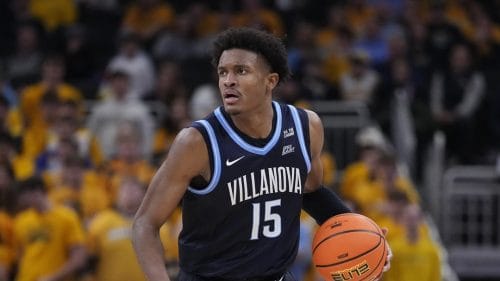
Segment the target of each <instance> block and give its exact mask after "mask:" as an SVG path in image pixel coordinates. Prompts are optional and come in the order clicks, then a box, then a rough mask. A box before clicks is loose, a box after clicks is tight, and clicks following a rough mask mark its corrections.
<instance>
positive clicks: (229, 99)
mask: <svg viewBox="0 0 500 281" xmlns="http://www.w3.org/2000/svg"><path fill="white" fill-rule="evenodd" d="M223 97H224V103H226V104H234V103H236V102H237V101H238V100H239V99H240V95H239V93H238V92H237V91H236V90H226V91H224V95H223Z"/></svg>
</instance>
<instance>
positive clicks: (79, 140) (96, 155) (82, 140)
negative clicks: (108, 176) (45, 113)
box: [40, 101, 103, 167]
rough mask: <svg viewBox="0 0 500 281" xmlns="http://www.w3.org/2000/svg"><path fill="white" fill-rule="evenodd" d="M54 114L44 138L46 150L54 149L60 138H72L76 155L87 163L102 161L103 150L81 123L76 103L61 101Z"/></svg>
mask: <svg viewBox="0 0 500 281" xmlns="http://www.w3.org/2000/svg"><path fill="white" fill-rule="evenodd" d="M55 114H56V118H55V120H54V122H53V125H52V126H51V128H50V129H49V131H48V133H47V135H46V138H45V140H46V150H47V151H52V150H55V149H56V147H57V146H58V143H59V141H61V140H65V139H67V140H72V141H74V142H75V143H76V145H77V155H78V156H79V157H82V158H83V159H84V160H85V162H86V163H87V164H88V165H90V166H92V167H98V166H99V165H100V164H101V163H102V161H103V152H102V151H101V146H100V144H99V142H98V140H97V138H96V137H95V136H94V135H92V133H91V132H90V130H89V129H88V128H85V127H84V126H83V125H82V113H81V112H80V111H79V108H78V105H77V104H76V103H75V102H72V101H66V102H61V103H59V105H58V106H57V109H56V110H55ZM40 139H42V136H40Z"/></svg>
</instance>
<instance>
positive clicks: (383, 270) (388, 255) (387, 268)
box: [382, 243, 392, 272]
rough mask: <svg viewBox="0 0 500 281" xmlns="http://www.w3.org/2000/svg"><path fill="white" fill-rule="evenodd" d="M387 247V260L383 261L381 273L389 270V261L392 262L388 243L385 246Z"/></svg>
mask: <svg viewBox="0 0 500 281" xmlns="http://www.w3.org/2000/svg"><path fill="white" fill-rule="evenodd" d="M385 245H386V246H387V259H386V260H385V264H384V268H383V269H382V272H386V271H388V270H389V269H390V268H391V260H392V250H391V247H390V246H389V244H388V243H386V244H385Z"/></svg>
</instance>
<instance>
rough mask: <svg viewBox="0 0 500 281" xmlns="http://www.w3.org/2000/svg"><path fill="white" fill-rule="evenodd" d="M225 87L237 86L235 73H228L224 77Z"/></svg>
mask: <svg viewBox="0 0 500 281" xmlns="http://www.w3.org/2000/svg"><path fill="white" fill-rule="evenodd" d="M224 86H225V87H228V88H231V87H234V86H236V75H234V74H233V73H228V74H227V75H226V76H225V77H224Z"/></svg>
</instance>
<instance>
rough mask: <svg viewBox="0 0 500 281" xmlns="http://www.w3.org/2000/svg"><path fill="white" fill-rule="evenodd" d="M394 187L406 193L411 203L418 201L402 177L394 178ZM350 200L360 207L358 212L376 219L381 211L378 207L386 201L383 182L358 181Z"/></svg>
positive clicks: (413, 189) (413, 191) (415, 192)
mask: <svg viewBox="0 0 500 281" xmlns="http://www.w3.org/2000/svg"><path fill="white" fill-rule="evenodd" d="M394 187H395V188H396V189H397V190H398V191H401V192H403V193H404V194H406V196H407V197H408V200H409V201H410V202H411V203H414V204H418V203H419V201H420V198H419V195H418V193H417V191H416V190H415V188H414V187H413V185H412V184H411V183H410V182H409V181H408V180H407V179H406V178H403V177H398V178H397V179H396V180H395V184H394ZM350 192H352V196H353V197H352V201H353V202H354V203H355V204H356V206H357V207H358V208H359V209H360V212H361V213H363V214H365V215H367V216H368V217H371V218H372V219H375V220H377V219H378V218H379V217H380V216H381V215H382V213H383V212H381V211H382V210H381V209H380V208H381V207H383V206H382V205H383V204H384V203H386V202H387V200H388V198H387V195H388V194H387V190H386V188H385V187H384V185H383V183H381V182H380V181H378V180H376V181H373V182H359V183H358V184H356V185H355V186H354V187H353V188H352V190H351V191H350Z"/></svg>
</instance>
